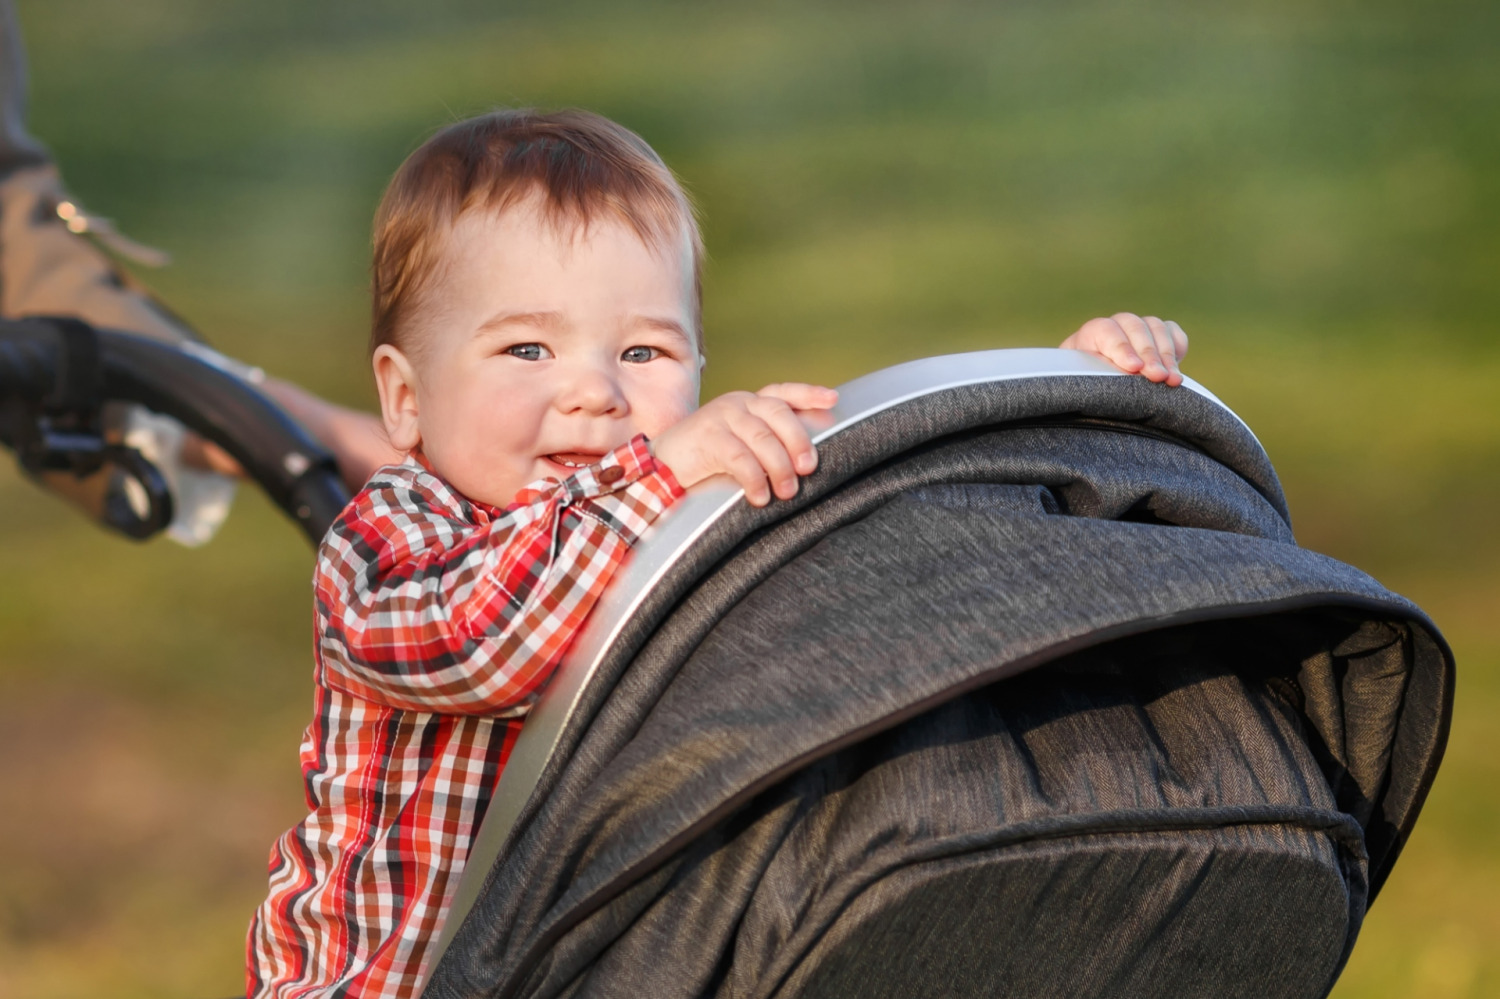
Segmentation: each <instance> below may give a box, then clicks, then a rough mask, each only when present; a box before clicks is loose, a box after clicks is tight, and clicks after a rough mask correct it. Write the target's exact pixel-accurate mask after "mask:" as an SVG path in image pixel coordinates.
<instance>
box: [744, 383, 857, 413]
mask: <svg viewBox="0 0 1500 999" xmlns="http://www.w3.org/2000/svg"><path fill="white" fill-rule="evenodd" d="M755 394H756V395H758V396H761V397H762V398H766V399H780V400H781V401H782V402H784V403H786V404H787V405H788V406H791V407H792V408H793V409H832V408H833V407H834V405H835V404H837V403H838V401H839V394H838V392H837V391H836V390H834V389H831V388H826V387H825V386H822V385H809V384H807V383H806V382H778V383H777V384H775V385H767V386H766V387H765V388H763V389H761V390H760V391H759V392H757V393H755Z"/></svg>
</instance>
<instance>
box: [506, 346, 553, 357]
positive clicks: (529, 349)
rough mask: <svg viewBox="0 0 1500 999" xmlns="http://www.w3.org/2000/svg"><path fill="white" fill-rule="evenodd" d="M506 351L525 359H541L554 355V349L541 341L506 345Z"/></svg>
mask: <svg viewBox="0 0 1500 999" xmlns="http://www.w3.org/2000/svg"><path fill="white" fill-rule="evenodd" d="M505 352H506V353H507V354H509V355H510V356H511V357H519V358H520V359H521V360H523V361H541V360H544V359H546V358H548V357H551V356H552V351H550V350H548V349H547V348H546V347H543V346H542V345H541V344H539V343H518V344H516V345H515V346H512V347H506V348H505Z"/></svg>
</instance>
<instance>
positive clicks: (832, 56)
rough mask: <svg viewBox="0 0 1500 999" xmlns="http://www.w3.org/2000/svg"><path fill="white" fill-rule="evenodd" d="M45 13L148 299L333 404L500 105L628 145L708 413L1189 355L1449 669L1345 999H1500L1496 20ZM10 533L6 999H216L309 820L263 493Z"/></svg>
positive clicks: (53, 6) (1336, 8)
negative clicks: (780, 391) (430, 173)
mask: <svg viewBox="0 0 1500 999" xmlns="http://www.w3.org/2000/svg"><path fill="white" fill-rule="evenodd" d="M502 6H503V7H504V9H505V10H507V11H509V12H510V13H509V14H507V15H504V16H502V15H500V14H498V13H496V11H497V10H498V9H500V8H501V7H502ZM20 9H21V14H22V18H23V21H24V25H25V28H26V30H27V33H28V36H29V42H30V48H31V56H32V63H33V65H32V69H33V84H34V95H33V96H34V110H33V116H32V124H33V127H34V130H35V131H36V132H37V133H38V134H39V135H40V136H42V137H43V138H44V139H46V140H47V141H48V142H49V143H50V144H51V145H52V147H53V149H54V150H55V151H56V152H57V154H58V155H59V158H60V160H61V162H62V164H63V165H64V169H65V172H66V175H67V178H68V180H69V183H70V184H71V186H72V187H73V189H74V190H75V192H76V193H77V194H79V195H80V197H81V198H82V200H83V201H84V203H85V204H87V205H89V206H90V207H91V209H92V210H93V211H96V212H99V213H102V214H105V215H109V216H112V217H114V218H116V219H117V220H118V221H119V222H120V223H121V225H122V226H123V227H124V228H125V230H126V231H127V232H130V233H131V234H132V235H134V236H136V237H137V238H139V239H142V240H144V241H147V242H152V243H155V244H158V245H161V246H163V247H165V248H167V249H169V250H170V251H172V252H173V253H174V254H175V255H176V258H177V262H176V264H175V265H174V266H173V267H171V268H170V269H168V270H167V271H164V272H162V273H160V274H158V275H152V276H151V281H152V282H153V284H154V285H155V286H156V287H157V288H158V289H159V290H160V291H161V293H162V294H163V296H164V297H165V298H166V299H167V300H168V301H170V302H171V303H172V304H173V305H174V307H176V308H177V309H178V310H179V311H180V312H182V313H183V314H185V315H186V316H188V317H189V318H190V319H191V320H193V321H194V322H195V323H196V324H198V325H199V326H200V327H201V328H202V329H203V330H204V332H205V333H206V334H207V335H208V336H209V337H210V338H211V339H212V340H213V341H214V342H215V343H216V344H217V345H219V346H220V347H221V348H223V349H224V350H226V351H227V352H229V353H231V354H234V355H236V356H239V357H241V358H244V359H245V360H247V361H250V362H252V363H255V364H260V365H263V366H264V367H265V368H267V369H268V370H270V371H273V372H276V373H278V374H281V375H284V376H287V377H290V378H293V379H295V380H299V381H302V382H303V383H305V384H307V385H308V386H310V387H312V388H314V389H316V390H318V391H321V392H323V393H326V394H328V395H330V396H332V397H334V398H338V399H341V400H344V401H347V402H351V403H368V401H369V400H370V398H371V391H370V389H369V387H368V384H367V375H366V367H365V363H364V361H363V352H362V343H363V337H364V328H363V321H364V315H365V300H364V276H365V266H366V242H367V226H368V220H369V216H370V214H371V211H372V209H373V206H374V202H375V199H376V198H377V196H378V194H379V191H380V188H381V186H382V184H383V182H384V180H385V178H386V177H387V176H388V175H389V173H390V172H391V171H392V170H393V169H394V168H395V166H396V164H397V163H398V162H399V161H400V158H401V157H402V155H403V154H404V153H405V152H406V151H407V150H408V149H410V148H411V147H412V146H413V145H414V144H415V143H416V142H418V141H420V139H421V138H422V137H423V136H424V135H425V134H427V132H428V131H430V130H431V129H432V128H434V127H435V126H437V125H439V124H441V123H443V122H444V121H447V120H449V119H450V118H451V117H453V116H455V115H460V114H463V113H466V112H470V111H475V110H480V109H484V108H486V107H489V106H492V105H495V104H502V103H503V104H516V103H526V104H532V103H534V104H541V105H549V106H555V105H571V104H580V105H584V106H587V107H591V108H594V109H596V110H599V111H602V112H604V113H606V114H609V115H611V116H614V117H617V118H618V119H620V120H621V121H623V122H625V123H626V124H628V125H630V126H632V127H634V128H636V129H637V130H638V131H640V132H641V133H642V134H644V135H645V136H646V138H647V139H648V140H650V141H651V142H653V143H654V144H655V145H656V146H657V148H658V149H659V150H661V152H662V153H663V155H664V156H665V157H666V159H667V160H668V162H669V163H671V164H672V165H673V166H674V167H675V168H676V169H677V170H678V171H679V173H680V174H681V175H682V176H683V177H684V178H685V179H686V181H687V183H688V184H689V186H690V187H691V189H692V190H693V192H694V193H695V195H696V197H697V199H698V201H699V203H700V205H701V207H702V210H703V214H704V219H705V228H706V235H707V239H708V244H709V248H710V251H711V254H712V258H713V259H712V261H711V265H710V268H709V271H708V275H707V286H706V287H707V291H706V297H707V301H706V318H707V323H708V330H709V332H708V344H709V354H710V358H711V360H710V364H709V368H708V374H709V377H708V387H707V388H708V391H709V392H712V393H716V392H719V391H723V390H725V389H727V388H731V387H754V386H755V385H757V384H759V383H762V382H764V381H767V380H771V379H780V378H788V377H798V378H808V379H826V380H830V381H831V382H834V383H836V382H839V381H843V380H845V379H847V378H850V377H853V376H855V375H858V374H861V373H863V372H866V371H869V370H872V369H874V368H877V367H881V366H884V365H887V364H890V363H894V362H897V361H901V360H905V359H909V358H913V357H919V356H924V355H928V354H934V353H941V352H946V351H952V350H962V349H973V348H978V347H986V346H1023V345H1027V346H1029V345H1052V344H1055V343H1056V342H1057V341H1059V340H1060V339H1061V338H1062V337H1063V336H1065V335H1066V334H1068V333H1069V332H1071V331H1072V330H1073V329H1074V328H1075V327H1076V326H1077V325H1078V324H1079V323H1080V322H1081V321H1082V320H1084V319H1087V318H1089V317H1090V316H1093V315H1097V314H1105V313H1108V312H1112V311H1116V310H1119V309H1131V310H1137V311H1143V312H1145V311H1150V312H1155V313H1157V314H1160V315H1164V316H1169V317H1171V318H1175V319H1177V320H1179V321H1180V322H1181V323H1182V324H1183V325H1184V326H1185V327H1186V328H1187V330H1188V331H1189V333H1190V334H1191V335H1192V336H1193V351H1192V356H1191V358H1190V363H1189V365H1188V370H1189V371H1190V372H1191V373H1192V374H1194V375H1195V376H1196V377H1198V378H1199V379H1200V380H1202V381H1203V382H1205V383H1206V384H1207V385H1209V386H1210V387H1211V388H1213V389H1214V390H1215V391H1216V392H1217V393H1218V394H1219V395H1220V396H1221V397H1222V398H1224V399H1225V400H1226V401H1227V402H1228V403H1229V404H1230V405H1231V406H1233V407H1234V408H1236V409H1237V411H1238V412H1239V413H1240V414H1241V415H1243V416H1244V417H1245V419H1246V420H1247V421H1248V422H1249V423H1250V425H1251V426H1252V427H1254V428H1255V429H1256V431H1257V432H1258V433H1259V434H1260V435H1261V438H1262V440H1263V441H1264V442H1265V444H1266V446H1267V448H1268V450H1269V451H1270V453H1271V456H1272V458H1273V459H1275V460H1276V462H1277V464H1278V467H1279V469H1280V471H1281V473H1282V476H1283V479H1284V481H1285V484H1286V486H1287V490H1288V493H1289V495H1290V497H1291V501H1292V511H1293V514H1294V517H1295V518H1296V526H1297V529H1298V534H1299V537H1300V539H1301V540H1302V542H1303V543H1304V544H1306V545H1308V546H1309V547H1313V548H1316V549H1319V550H1321V551H1325V552H1328V553H1329V554H1332V555H1334V556H1336V557H1339V558H1342V559H1345V560H1347V561H1350V562H1353V563H1354V564H1356V565H1358V566H1360V567H1361V568H1363V569H1365V570H1367V571H1369V572H1372V573H1373V574H1375V575H1376V576H1377V577H1379V578H1380V579H1381V580H1382V581H1384V582H1386V583H1387V584H1388V585H1390V586H1392V587H1394V588H1396V589H1397V590H1399V591H1401V592H1404V593H1406V594H1407V595H1409V596H1411V597H1412V598H1413V599H1415V600H1416V601H1418V602H1419V603H1421V604H1422V605H1423V606H1424V607H1425V608H1426V609H1427V610H1428V611H1429V612H1430V613H1431V614H1432V615H1433V617H1434V618H1435V619H1436V620H1437V621H1438V623H1439V624H1440V625H1441V626H1442V627H1443V628H1445V630H1446V631H1447V634H1448V636H1449V638H1450V640H1451V641H1452V643H1453V645H1454V647H1455V649H1456V650H1457V653H1458V659H1459V669H1460V690H1459V702H1458V709H1457V714H1456V717H1455V721H1454V726H1453V737H1452V742H1451V744H1450V748H1449V753H1448V759H1447V762H1446V763H1445V765H1444V769H1443V771H1442V773H1441V774H1440V776H1439V779H1438V783H1437V786H1436V789H1435V790H1434V792H1433V795H1432V797H1431V799H1430V800H1429V803H1428V806H1427V810H1426V812H1425V813H1424V815H1423V819H1422V821H1421V823H1420V824H1419V825H1418V827H1417V830H1416V834H1415V836H1414V838H1413V840H1412V842H1411V844H1410V846H1409V848H1408V850H1407V852H1406V854H1405V856H1404V858H1403V859H1402V861H1401V863H1400V865H1399V866H1398V867H1397V868H1396V871H1395V874H1394V876H1393V878H1392V879H1391V881H1390V883H1389V884H1388V886H1387V887H1386V889H1385V892H1384V894H1383V895H1382V896H1381V898H1380V899H1379V900H1378V901H1377V903H1376V905H1375V907H1374V909H1373V910H1372V912H1371V914H1370V917H1369V919H1368V921H1367V923H1366V925H1365V930H1364V933H1363V936H1362V937H1361V941H1360V944H1359V946H1358V948H1357V949H1356V951H1355V954H1354V957H1353V960H1352V962H1351V964H1350V966H1349V968H1348V970H1347V972H1346V974H1345V976H1344V978H1343V980H1342V982H1341V983H1340V985H1339V987H1338V989H1337V991H1336V992H1335V995H1336V996H1337V997H1339V999H1375V997H1392V999H1394V997H1418V999H1420V997H1459V996H1500V903H1497V902H1496V899H1500V803H1497V800H1496V798H1497V796H1496V792H1497V790H1500V635H1497V632H1496V628H1495V624H1496V621H1497V620H1500V517H1497V511H1500V344H1497V337H1496V323H1497V317H1500V279H1497V274H1500V128H1497V127H1496V125H1497V123H1500V8H1497V7H1496V6H1495V5H1493V4H1484V3H1479V2H1474V3H1467V4H1466V3H1441V2H1439V3H1432V4H1423V5H1414V4H1401V3H1396V2H1375V3H1369V4H1361V5H1354V4H1349V3H1345V2H1313V3H1290V2H1286V0H1250V2H1246V3H1242V4H1238V5H1234V8H1233V9H1232V10H1223V9H1220V8H1218V7H1217V6H1215V7H1213V8H1212V9H1210V7H1209V6H1208V5H1201V4H1190V3H1186V2H1181V3H1174V2H1169V0H1151V2H1141V3H1136V4H1129V5H1125V4H1118V3H1105V2H1098V3H1090V2H1082V3H1075V4H1069V5H1061V4H1043V3H1019V2H1018V3H1006V4H1003V5H1002V4H993V5H980V4H966V3H940V2H935V3H924V4H921V5H917V4H888V5H887V4H880V3H873V2H867V3H860V4H854V3H833V2H819V3H797V4H793V3H774V4H745V3H740V4H727V3H712V4H687V3H683V4H635V5H632V7H631V10H630V11H629V13H626V12H624V11H622V10H621V8H620V5H609V4H603V3H600V4H598V5H593V6H591V5H586V4H578V3H549V4H544V3H540V2H537V3H509V4H505V5H499V4H494V3H484V2H480V0H468V2H460V0H442V2H431V3H426V4H421V5H417V4H409V3H403V2H398V0H362V2H354V0H319V2H318V3H316V4H308V3H302V2H296V0H218V2H215V3H211V4H210V3H202V2H196V3H195V2H192V0H132V2H130V3H128V4H123V3H118V2H112V0H20ZM418 10H420V11H421V13H418V12H417V11H418ZM0 509H3V510H4V511H5V515H4V517H3V518H0V551H3V553H4V554H3V556H0V560H3V565H4V567H5V572H4V574H3V579H0V838H3V842H4V843H5V844H6V849H5V850H4V852H3V855H0V996H3V997H11V996H15V997H27V999H32V997H35V999H50V997H73V996H84V995H98V996H116V997H127V996H142V997H145V996H151V997H172V996H182V997H192V996H197V997H206V996H214V995H229V994H231V993H237V992H238V991H239V990H240V989H241V988H242V984H241V983H242V981H243V979H242V977H241V972H240V967H241V963H242V956H241V955H242V948H243V933H244V927H245V923H246V921H247V919H248V916H249V913H250V911H251V909H252V908H253V907H254V905H255V904H256V903H257V901H258V900H259V898H260V896H261V894H262V892H263V890H264V873H263V872H264V863H265V856H266V852H267V849H268V847H269V844H270V842H271V840H272V839H273V838H274V836H275V835H276V834H277V833H278V832H279V831H281V830H282V829H283V828H285V827H286V826H288V825H290V824H291V823H292V822H294V821H295V820H296V819H297V817H298V815H299V809H300V802H301V798H300V786H299V781H298V774H297V762H296V750H297V743H298V740H299V737H300V733H301V729H302V726H303V725H304V724H305V722H306V717H307V713H308V707H309V703H310V699H309V696H308V695H309V690H310V669H309V666H310V629H309V620H310V601H309V599H308V597H309V594H308V586H307V582H308V578H309V575H310V569H311V567H310V552H309V550H308V548H307V547H306V545H305V544H304V542H302V541H301V540H300V539H299V537H298V536H297V535H296V534H295V533H294V532H293V530H292V529H291V527H290V526H289V524H287V523H286V522H284V521H282V520H281V519H280V517H279V515H278V514H277V513H276V512H274V511H273V510H271V509H270V508H269V507H268V506H267V504H266V503H265V502H264V501H262V500H261V499H260V498H259V497H258V496H256V495H253V494H251V493H249V492H248V491H244V492H242V494H241V497H240V499H239V500H238V503H237V508H236V511H235V514H234V516H233V517H232V518H231V521H230V523H229V525H228V527H227V528H226V529H225V531H224V532H223V534H222V535H221V536H220V538H219V539H217V540H215V541H214V542H213V543H212V544H211V545H210V546H209V547H207V548H205V549H202V550H199V551H186V550H184V549H181V548H177V547H175V546H172V545H170V544H168V543H165V542H162V543H155V544H149V545H146V546H144V547H137V546H135V545H132V544H130V543H128V542H125V541H121V540H116V539H114V538H113V537H109V536H106V535H104V534H103V533H101V532H99V531H97V530H95V529H94V528H92V527H90V526H89V525H88V524H86V523H85V522H83V521H82V519H81V518H79V517H77V516H75V515H74V514H73V513H72V512H71V511H70V510H68V509H66V508H64V507H63V506H61V505H60V504H58V503H56V502H55V501H53V500H51V499H49V498H47V497H45V496H43V495H42V494H40V493H39V492H38V491H36V490H35V489H34V488H32V487H31V486H29V485H28V484H26V483H25V482H23V481H21V480H20V479H18V478H17V476H16V474H15V473H14V472H13V471H12V469H11V468H10V467H9V464H8V463H5V467H4V468H3V469H0Z"/></svg>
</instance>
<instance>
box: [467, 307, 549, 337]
mask: <svg viewBox="0 0 1500 999" xmlns="http://www.w3.org/2000/svg"><path fill="white" fill-rule="evenodd" d="M562 324H563V316H562V313H561V312H499V313H496V314H495V315H493V316H490V318H488V319H486V320H485V321H484V322H482V323H480V324H479V328H478V329H477V330H475V331H474V332H476V333H485V332H489V331H490V330H498V329H501V328H502V327H505V326H516V325H519V326H534V327H536V328H537V329H544V330H550V329H556V328H557V327H559V326H561V325H562Z"/></svg>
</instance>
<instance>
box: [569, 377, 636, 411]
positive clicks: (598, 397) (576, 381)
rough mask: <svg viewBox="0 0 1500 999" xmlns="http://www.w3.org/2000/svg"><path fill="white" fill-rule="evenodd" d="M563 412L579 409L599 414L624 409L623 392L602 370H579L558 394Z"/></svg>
mask: <svg viewBox="0 0 1500 999" xmlns="http://www.w3.org/2000/svg"><path fill="white" fill-rule="evenodd" d="M558 403H559V407H558V408H560V409H561V410H562V411H563V412H565V413H566V412H575V411H581V412H585V413H596V414H600V415H604V414H614V413H619V412H622V411H623V410H624V409H625V394H624V393H623V392H622V391H621V390H620V385H619V383H618V382H617V381H616V380H615V379H614V378H611V377H610V376H609V375H608V374H606V373H605V372H602V371H580V372H578V373H577V374H576V375H575V376H574V377H573V378H572V379H571V380H570V381H569V384H568V385H567V387H566V388H564V390H563V391H562V392H561V393H560V394H559V398H558Z"/></svg>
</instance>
